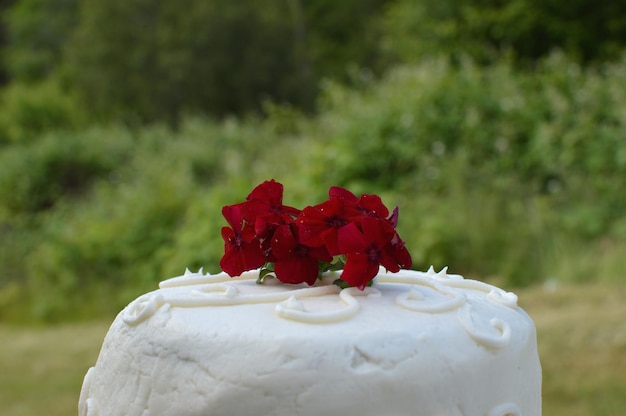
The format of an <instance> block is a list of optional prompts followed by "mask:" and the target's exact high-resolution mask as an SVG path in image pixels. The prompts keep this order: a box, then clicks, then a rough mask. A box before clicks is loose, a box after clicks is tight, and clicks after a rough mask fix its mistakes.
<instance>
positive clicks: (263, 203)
mask: <svg viewBox="0 0 626 416" xmlns="http://www.w3.org/2000/svg"><path fill="white" fill-rule="evenodd" d="M242 210H243V217H244V218H245V219H246V221H248V222H249V223H250V224H254V229H255V232H256V234H257V235H258V236H259V237H260V238H267V237H269V235H270V234H271V232H272V231H273V230H274V229H275V228H276V227H277V226H278V225H281V224H289V223H292V222H293V220H294V218H295V217H297V216H298V214H300V210H299V209H296V208H293V207H289V206H286V205H283V185H282V184H280V183H278V182H276V181H274V180H273V179H272V180H271V181H265V182H263V183H262V184H260V185H259V186H257V187H256V188H254V189H253V190H252V192H250V194H249V195H248V198H247V201H246V202H245V203H243V206H242Z"/></svg>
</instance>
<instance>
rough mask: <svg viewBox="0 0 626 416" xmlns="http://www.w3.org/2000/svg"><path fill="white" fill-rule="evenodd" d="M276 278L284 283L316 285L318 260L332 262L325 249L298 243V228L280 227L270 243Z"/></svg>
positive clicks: (291, 226)
mask: <svg viewBox="0 0 626 416" xmlns="http://www.w3.org/2000/svg"><path fill="white" fill-rule="evenodd" d="M270 247H271V252H272V257H273V258H274V273H275V274H276V278H277V279H278V280H280V281H281V282H284V283H302V282H306V283H308V284H309V285H312V284H314V283H315V280H316V279H317V276H318V273H319V263H318V260H321V261H325V262H330V261H332V256H331V255H330V254H328V251H326V248H325V247H307V246H305V245H304V244H301V243H300V242H298V228H297V227H295V226H293V225H279V226H278V228H276V231H274V235H273V237H272V241H271V243H270Z"/></svg>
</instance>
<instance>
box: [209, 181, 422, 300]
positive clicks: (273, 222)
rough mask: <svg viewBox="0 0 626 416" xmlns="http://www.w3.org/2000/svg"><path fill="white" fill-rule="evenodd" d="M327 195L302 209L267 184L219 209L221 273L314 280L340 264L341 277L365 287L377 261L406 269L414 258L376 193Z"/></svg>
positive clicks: (389, 267) (339, 191)
mask: <svg viewBox="0 0 626 416" xmlns="http://www.w3.org/2000/svg"><path fill="white" fill-rule="evenodd" d="M328 196H329V198H328V200H327V201H325V202H323V203H321V204H319V205H314V206H308V207H306V208H304V209H303V210H302V211H300V210H298V209H296V208H293V207H289V206H285V205H283V186H282V184H280V183H278V182H276V181H274V180H271V181H265V182H263V183H262V184H260V185H259V186H257V187H256V188H254V190H253V191H252V192H251V193H250V195H248V198H247V199H246V201H245V202H242V203H239V204H235V205H227V206H225V207H224V208H223V209H222V214H223V215H224V218H226V221H227V222H228V224H229V225H230V227H223V228H222V238H223V239H224V256H223V257H222V259H221V261H220V266H221V267H222V270H224V271H225V272H226V273H228V274H229V275H230V276H231V277H232V276H239V275H241V274H242V273H243V272H244V271H247V270H253V269H256V268H261V267H262V269H261V270H262V271H263V270H265V271H268V270H269V271H272V272H273V273H274V275H275V276H276V278H277V279H278V280H280V281H281V282H284V283H302V282H306V283H308V284H309V285H312V284H314V283H315V281H316V280H317V278H318V277H319V276H320V275H321V273H322V272H324V271H327V270H330V269H337V264H340V265H341V266H342V267H343V271H342V273H341V276H340V278H341V280H342V281H343V282H345V283H346V284H347V285H349V286H355V287H358V288H360V289H363V288H365V286H367V285H368V284H369V283H370V282H371V280H372V279H373V278H374V277H375V276H376V274H377V273H378V269H379V267H380V266H381V265H382V266H383V267H385V268H386V269H387V270H388V271H391V272H398V271H399V270H400V268H410V267H411V263H412V262H411V256H410V254H409V252H408V251H407V249H406V247H405V245H404V242H403V241H402V240H401V239H400V236H399V235H398V233H397V232H396V226H397V224H398V208H397V207H396V208H395V209H394V210H393V211H392V212H391V213H390V212H389V210H388V209H387V207H385V205H384V204H383V203H382V200H381V199H380V197H378V196H377V195H362V196H361V197H360V198H357V197H356V196H355V195H354V194H352V193H351V192H350V191H348V190H346V189H344V188H340V187H336V186H335V187H331V188H330V189H329V191H328Z"/></svg>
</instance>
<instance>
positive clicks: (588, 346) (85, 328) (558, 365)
mask: <svg viewBox="0 0 626 416" xmlns="http://www.w3.org/2000/svg"><path fill="white" fill-rule="evenodd" d="M516 292H517V294H518V295H519V297H520V305H521V306H522V307H523V308H524V309H526V311H527V312H528V313H529V314H530V315H531V316H532V317H533V319H534V320H535V323H536V324H537V331H538V339H539V353H540V356H541V360H542V365H543V395H544V397H543V403H544V405H543V414H544V415H546V416H562V415H568V416H578V415H580V416H583V415H585V416H589V415H602V416H612V415H615V416H617V415H623V414H626V413H625V412H626V396H625V395H624V391H626V376H625V374H626V321H625V320H624V317H626V302H624V301H623V299H624V297H625V296H626V285H624V284H623V283H619V284H616V283H613V284H612V283H602V284H600V283H595V284H584V285H583V284H579V285H575V284H563V285H558V284H557V285H547V286H533V287H530V288H526V289H521V290H518V291H516ZM108 325H109V323H108V322H106V323H103V322H95V323H81V324H65V325H61V326H56V327H43V328H33V327H8V326H6V325H4V326H3V325H0V403H2V414H3V415H5V416H29V415H41V414H46V415H49V416H61V415H73V414H77V410H76V409H77V402H78V394H79V391H80V386H81V383H82V378H83V376H84V374H85V372H86V371H87V369H88V368H89V367H90V366H91V365H93V363H94V362H95V360H96V358H97V355H98V351H99V348H100V344H101V342H102V338H103V337H104V334H105V333H106V331H107V328H108Z"/></svg>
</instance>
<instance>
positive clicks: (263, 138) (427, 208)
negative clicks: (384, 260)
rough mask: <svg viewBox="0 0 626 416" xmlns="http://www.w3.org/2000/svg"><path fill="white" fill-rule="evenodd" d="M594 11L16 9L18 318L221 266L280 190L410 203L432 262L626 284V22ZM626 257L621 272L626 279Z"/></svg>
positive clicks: (13, 151)
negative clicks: (232, 226) (238, 221)
mask: <svg viewBox="0 0 626 416" xmlns="http://www.w3.org/2000/svg"><path fill="white" fill-rule="evenodd" d="M623 8H624V6H623V5H621V3H620V2H604V3H602V4H598V3H597V2H591V1H590V0H574V1H573V2H569V3H568V6H567V7H563V6H562V5H561V4H560V3H558V2H557V1H556V0H548V1H538V0H513V1H508V2H502V1H500V0H460V1H451V0H437V1H434V0H420V1H419V2H414V1H409V0H361V1H356V0H349V1H343V2H333V1H329V0H313V1H309V2H303V1H301V0H281V1H278V0H276V1H271V2H254V1H251V0H245V1H239V2H229V1H225V0H212V1H200V0H193V1H190V2H187V3H186V4H185V6H184V7H181V5H180V4H179V3H177V2H174V1H172V0H165V1H161V2H151V1H146V0H125V1H122V0H110V1H104V2H103V1H95V0H82V1H78V0H48V1H43V0H0V10H1V11H2V15H1V17H0V88H1V89H0V267H2V270H0V271H1V272H0V319H6V320H14V321H19V320H22V321H36V320H40V321H56V320H64V319H76V318H79V317H93V316H101V315H102V314H107V315H109V314H112V313H115V312H116V311H117V310H119V308H120V307H121V306H123V305H124V304H125V303H126V302H128V301H129V300H131V299H132V298H134V297H135V296H136V295H137V294H138V293H141V292H143V291H146V290H150V289H152V288H154V287H155V286H156V283H157V282H158V281H159V280H160V279H163V278H166V277H169V276H173V275H176V274H178V273H182V272H183V270H181V269H184V267H185V266H188V267H190V268H194V269H197V268H199V267H201V266H204V267H205V268H206V269H207V270H208V271H217V269H216V268H217V264H218V262H219V258H220V257H221V252H222V249H223V247H222V241H221V239H220V227H221V226H222V225H224V221H223V220H222V218H221V216H220V210H221V207H222V206H223V205H225V204H229V203H233V202H237V201H240V200H242V199H243V198H245V196H246V195H247V193H248V192H249V191H250V190H251V189H252V187H254V186H255V185H256V184H258V183H260V182H261V181H263V180H266V179H269V178H275V179H276V180H278V181H280V182H282V183H284V185H285V188H286V194H285V198H286V202H287V203H289V204H290V205H294V206H301V207H304V206H306V205H308V204H315V203H317V202H319V201H321V200H323V199H324V198H325V194H326V191H327V189H328V187H329V186H331V185H343V186H346V187H348V188H349V189H351V190H352V191H353V192H355V193H378V194H380V195H381V196H382V197H383V199H384V201H385V202H386V203H387V204H388V205H390V206H394V205H398V206H400V212H401V220H400V228H401V230H400V234H401V235H402V236H403V238H404V239H405V240H406V241H407V244H408V247H409V248H410V250H411V253H412V255H413V257H414V260H415V267H416V268H421V269H424V268H426V267H428V266H429V265H431V264H433V265H434V266H435V267H436V268H438V269H439V268H441V267H444V266H445V265H450V266H451V267H452V269H453V270H454V271H455V272H459V273H463V274H466V275H468V276H470V277H471V276H476V277H480V278H491V277H495V278H498V279H505V281H506V283H507V284H510V285H525V284H530V283H533V282H538V281H543V280H546V279H551V278H554V277H555V278H557V279H558V278H560V279H567V280H588V279H591V278H594V277H595V278H605V279H612V278H614V277H616V276H618V275H619V274H620V273H621V271H622V269H623V260H622V255H621V254H620V251H623V249H624V245H625V243H624V241H625V240H626V202H625V201H626V200H625V199H624V197H623V195H624V194H626V143H625V140H626V139H625V136H624V131H626V125H625V124H626V54H624V46H625V44H626V13H624V10H623ZM620 265H621V266H620Z"/></svg>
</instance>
